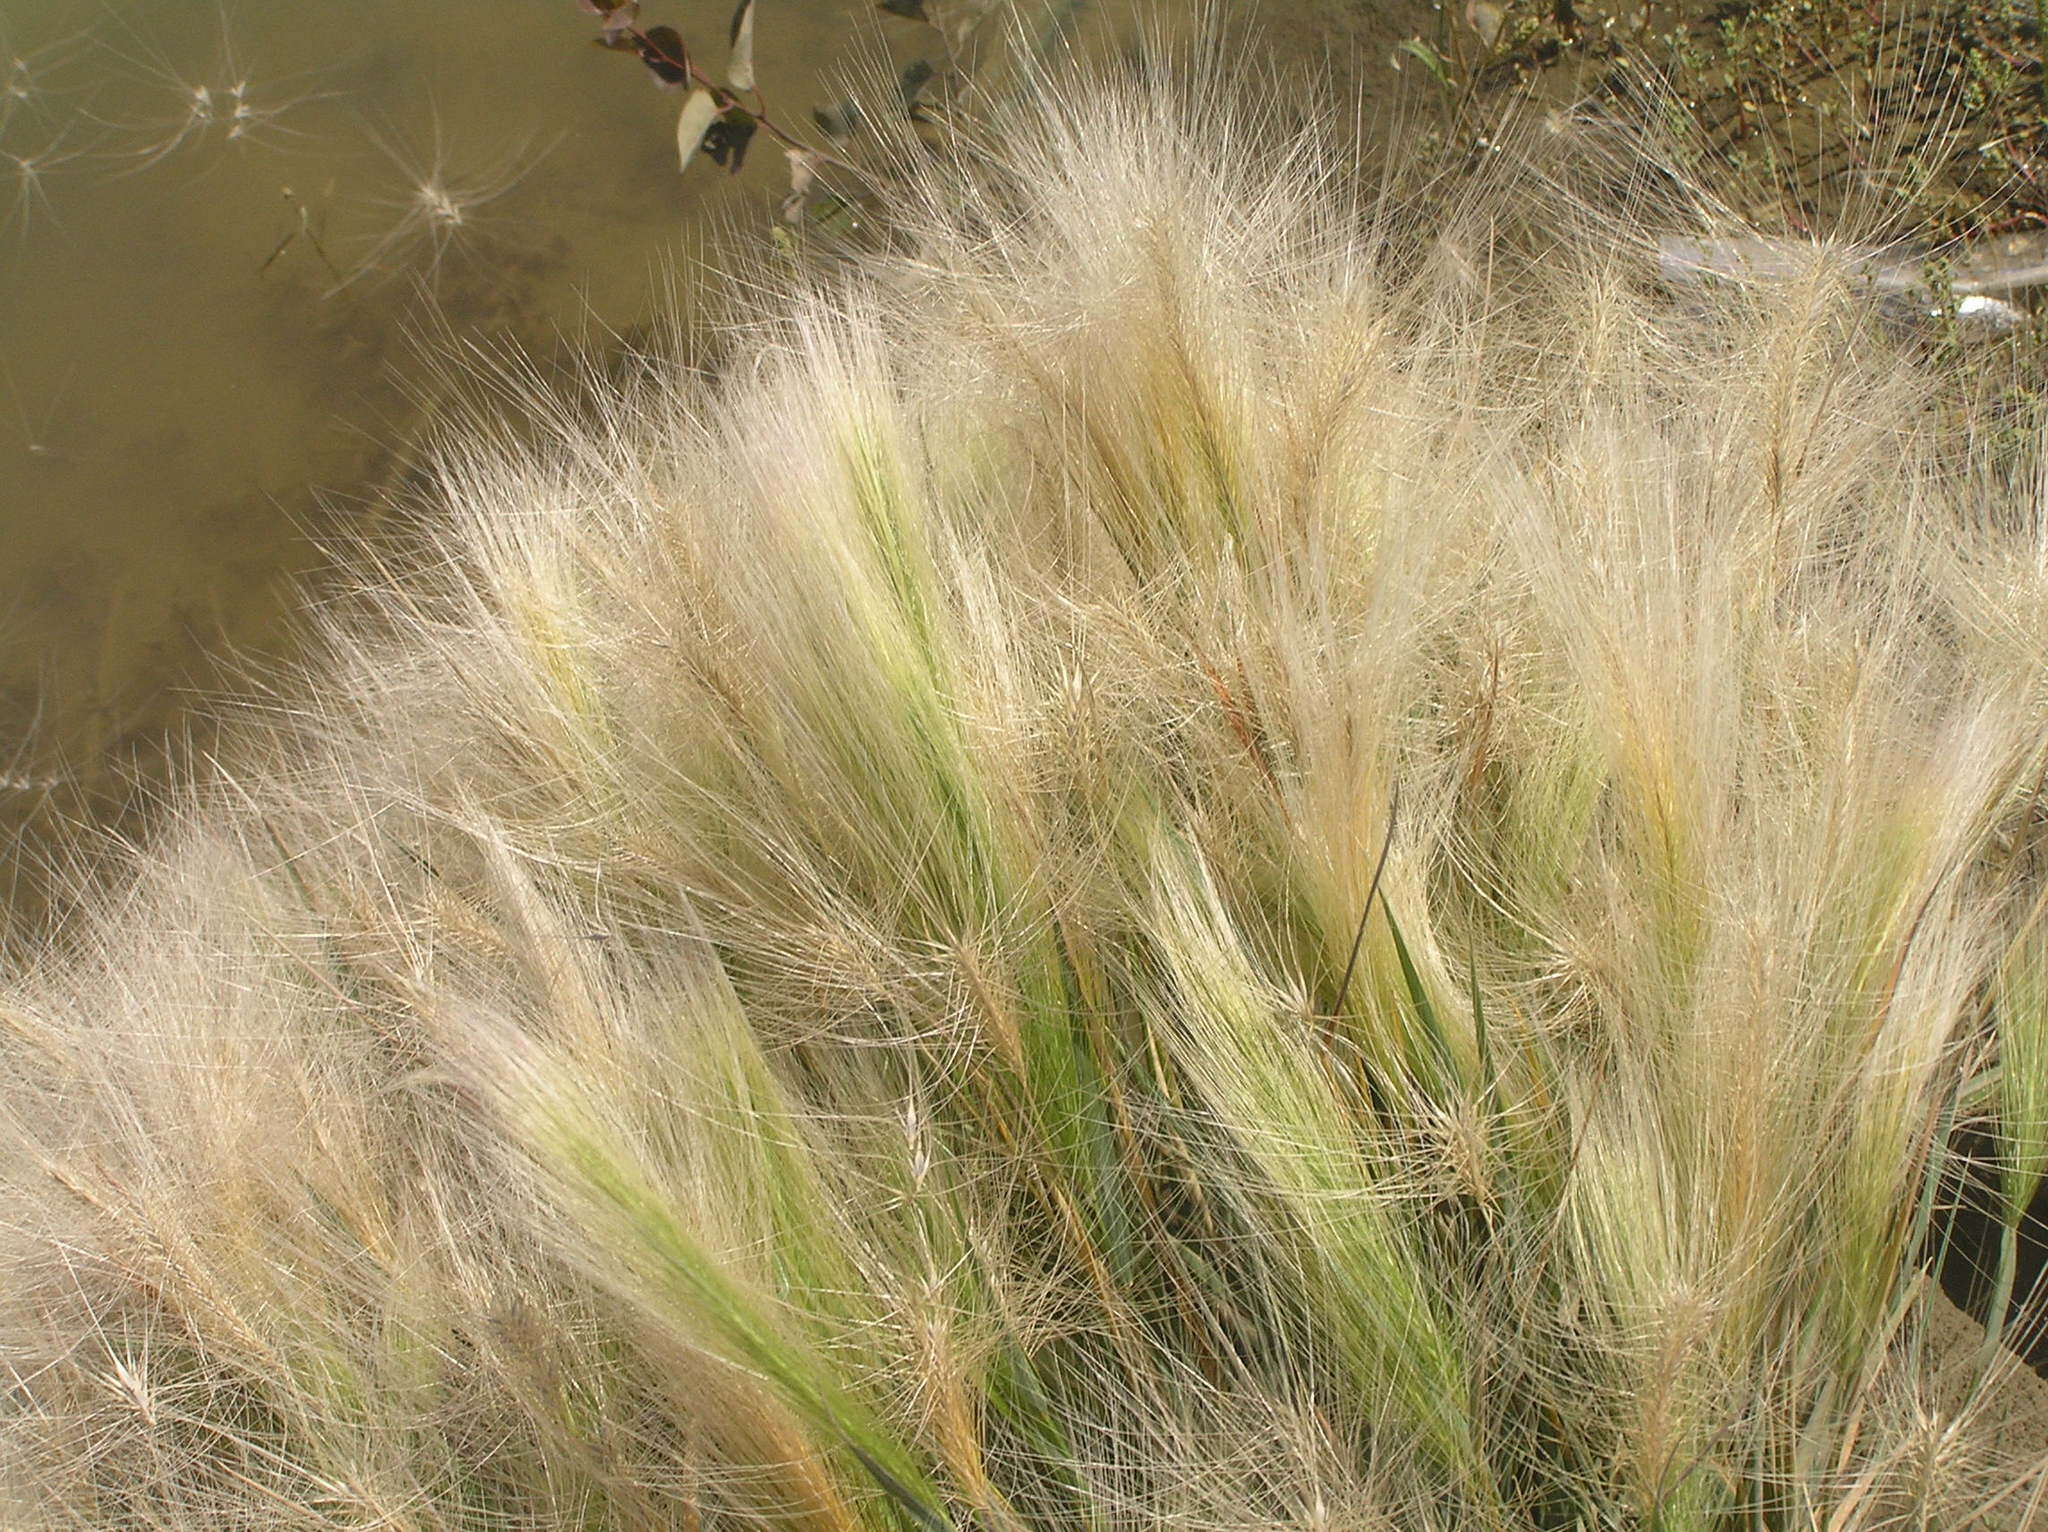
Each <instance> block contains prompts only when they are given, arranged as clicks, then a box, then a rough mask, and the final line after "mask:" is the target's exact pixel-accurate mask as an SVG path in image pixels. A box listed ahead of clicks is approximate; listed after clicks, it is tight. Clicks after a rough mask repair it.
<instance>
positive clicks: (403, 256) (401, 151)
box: [329, 116, 560, 297]
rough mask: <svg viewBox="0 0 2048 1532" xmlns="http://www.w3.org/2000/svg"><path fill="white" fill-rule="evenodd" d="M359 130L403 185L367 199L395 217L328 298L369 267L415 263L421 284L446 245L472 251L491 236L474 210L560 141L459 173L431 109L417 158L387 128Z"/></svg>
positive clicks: (371, 270) (434, 276) (435, 275)
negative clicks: (400, 191) (396, 192)
mask: <svg viewBox="0 0 2048 1532" xmlns="http://www.w3.org/2000/svg"><path fill="white" fill-rule="evenodd" d="M365 131H366V132H367V135H368V137H369V139H370V142H371V143H373V144H375V145H376V147H377V149H378V150H379V151H380V152H381V153H382V154H383V155H384V157H385V159H387V160H388V161H390V163H391V164H392V165H393V166H394V167H395V168H396V169H397V171H398V172H399V174H400V176H401V177H402V179H403V180H404V182H405V183H406V186H407V191H406V193H405V195H404V196H401V197H395V198H374V199H372V200H373V202H374V203H375V204H376V205H378V206H381V207H385V208H388V209H392V210H394V211H395V212H396V214H397V217H396V221H395V222H393V223H392V224H391V225H390V226H389V227H388V228H386V229H385V230H384V232H383V233H382V234H380V235H378V236H377V237H376V239H375V240H374V241H373V242H372V243H371V245H370V247H369V249H368V250H366V251H365V252H364V253H363V255H362V257H361V258H360V259H359V260H357V261H356V262H355V264H354V265H353V267H351V268H350V270H349V272H348V275H347V276H345V277H344V278H343V279H342V280H341V281H340V282H339V283H337V284H336V285H335V286H334V287H333V288H331V289H330V290H329V296H330V297H331V296H332V295H333V294H334V293H338V292H340V291H341V290H342V289H343V288H346V287H351V286H353V285H354V284H356V283H357V282H360V281H362V280H364V279H365V278H368V277H371V276H373V275H375V274H377V273H380V272H389V271H392V270H394V269H396V268H398V267H401V266H408V265H409V266H413V267H415V268H416V269H417V270H418V274H419V276H420V279H421V281H422V282H423V283H425V284H426V285H427V286H428V287H432V286H434V285H435V284H436V283H437V282H438V281H439V278H440V273H441V267H442V263H443V262H444V261H445V260H446V258H447V257H448V255H449V253H450V252H451V251H453V250H457V249H462V250H465V251H466V252H468V253H470V254H475V253H477V252H478V250H479V249H480V248H481V246H482V245H484V244H486V243H488V242H489V241H490V240H491V239H492V238H494V234H493V231H492V229H491V226H490V225H491V221H490V220H489V219H486V218H483V217H480V214H481V213H482V210H483V209H484V208H486V207H488V206H490V205H491V204H492V203H494V202H496V201H498V200H499V199H500V198H501V197H503V196H504V195H505V194H506V193H507V192H509V191H511V190H512V189H513V188H514V187H515V186H517V185H518V184H519V183H520V182H521V181H523V180H524V179H525V178H526V177H527V175H528V174H529V173H530V172H531V171H532V170H533V168H534V166H536V165H538V164H539V163H540V162H541V160H543V159H544V158H546V157H547V155H548V154H549V153H550V152H551V151H552V150H553V149H554V147H555V144H556V143H558V142H560V140H559V138H557V139H554V140H551V141H549V143H547V144H546V145H544V146H543V147H542V148H540V149H539V150H537V151H533V152H529V151H528V150H527V148H526V147H525V146H524V145H522V146H521V147H519V148H518V149H515V150H514V151H512V152H511V153H510V154H508V155H506V156H504V157H503V159H501V160H500V161H499V162H498V163H497V164H495V165H492V166H490V167H488V168H485V169H482V170H479V171H477V172H476V173H475V174H474V175H461V174H458V173H456V172H453V171H451V170H450V168H449V165H448V151H447V145H446V144H445V142H444V141H443V138H442V133H441V121H440V118H439V117H438V116H436V117H435V118H434V119H433V123H432V127H431V129H430V133H429V140H428V142H429V149H428V152H427V154H426V155H425V156H424V157H422V156H420V155H419V154H418V153H416V152H415V151H414V150H413V149H412V148H411V147H410V146H408V145H406V144H404V143H401V142H400V141H398V140H397V139H395V138H393V137H392V136H390V135H389V134H386V133H382V132H379V131H378V130H377V129H375V128H368V129H366V130H365Z"/></svg>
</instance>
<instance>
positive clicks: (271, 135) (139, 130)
mask: <svg viewBox="0 0 2048 1532" xmlns="http://www.w3.org/2000/svg"><path fill="white" fill-rule="evenodd" d="M131 42H132V45H133V46H134V47H135V48H136V49H137V50H139V51H138V52H136V53H125V52H122V51H121V50H119V49H109V51H110V52H112V53H113V54H114V56H115V57H116V58H117V59H119V60H120V61H121V63H122V64H123V65H125V66H126V70H127V72H128V73H129V74H131V75H132V76H133V77H134V78H135V79H136V80H137V81H139V82H140V83H141V84H142V85H144V86H145V87H147V88H148V89H149V90H151V91H152V92H153V93H154V94H155V95H156V96H157V97H158V98H159V99H160V100H163V101H165V104H166V108H167V109H166V110H165V111H163V112H161V113H160V114H158V115H157V116H155V117H145V118H139V119H111V120H108V122H107V126H108V127H110V128H112V129H114V130H115V131H116V132H118V133H121V134H124V135H127V136H129V137H130V138H131V139H133V140H134V142H133V143H132V144H131V146H130V147H129V148H127V149H126V150H124V151H122V152H123V153H124V154H125V155H126V156H127V157H128V158H129V159H130V160H132V161H133V162H134V163H133V164H131V165H130V167H129V170H130V173H133V172H136V171H142V170H147V169H149V168H150V167H151V166H152V165H156V164H158V163H160V162H162V161H163V160H166V159H168V158H170V157H171V156H172V155H174V154H176V153H178V152H179V151H180V150H184V149H195V148H198V147H200V146H201V145H203V144H206V143H208V142H219V143H224V144H227V143H234V144H247V143H255V142H259V141H270V140H274V139H276V138H280V137H299V136H301V130H299V129H297V128H291V127H287V126H285V125H284V123H283V120H282V119H283V118H284V117H285V116H286V115H288V114H289V113H291V112H294V111H296V110H297V109H298V108H300V107H302V106H305V105H307V104H308V103H310V102H314V101H322V100H326V99H329V98H330V97H331V96H332V95H333V94H334V93H333V92H332V91H320V90H314V91H305V92H301V93H297V94H287V91H288V90H289V88H290V87H291V86H292V85H294V84H295V83H296V82H299V81H303V80H305V79H307V78H308V76H309V72H308V71H300V72H298V73H295V74H290V75H285V76H283V77H281V78H279V79H275V80H268V79H265V80H259V79H258V78H257V77H256V76H255V75H254V74H253V73H252V72H251V71H250V69H249V67H248V65H247V63H246V61H245V60H244V59H243V58H242V56H241V55H240V54H239V53H238V52H237V51H236V49H235V44H234V39H233V38H232V37H231V36H230V35H229V32H228V21H227V13H226V11H225V9H223V10H222V11H221V13H220V36H219V42H218V44H217V46H216V48H215V52H214V58H213V62H212V63H211V64H210V65H208V66H207V68H206V69H205V70H203V71H201V72H199V73H196V74H195V73H190V72H188V71H186V70H184V69H182V68H180V67H179V66H178V65H177V64H176V63H174V62H173V61H172V60H171V59H170V58H169V57H167V56H166V55H165V54H164V53H163V52H162V51H161V50H159V49H157V48H155V47H154V46H152V45H150V44H149V43H148V42H146V41H144V40H143V39H141V38H139V37H134V38H132V39H131Z"/></svg>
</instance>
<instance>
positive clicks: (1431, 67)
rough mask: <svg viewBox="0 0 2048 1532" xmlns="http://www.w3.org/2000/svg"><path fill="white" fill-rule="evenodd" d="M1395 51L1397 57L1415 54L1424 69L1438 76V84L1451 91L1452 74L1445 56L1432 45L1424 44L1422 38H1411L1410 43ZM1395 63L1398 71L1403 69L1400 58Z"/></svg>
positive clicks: (1407, 42)
mask: <svg viewBox="0 0 2048 1532" xmlns="http://www.w3.org/2000/svg"><path fill="white" fill-rule="evenodd" d="M1394 51H1395V53H1396V54H1397V55H1399V54H1402V53H1412V54H1414V55H1415V57H1417V58H1419V59H1421V60H1422V65H1423V67H1424V68H1425V69H1427V70H1428V71H1429V72H1430V73H1431V74H1433V75H1435V76H1436V82H1437V84H1439V85H1441V86H1443V87H1444V89H1446V90H1449V89H1450V86H1451V72H1450V69H1449V67H1448V66H1447V65H1446V64H1445V63H1444V57H1443V55H1442V54H1441V53H1438V52H1437V51H1436V49H1434V48H1432V47H1430V45H1429V44H1428V43H1426V42H1424V41H1423V40H1422V39H1421V38H1419V37H1411V38H1409V39H1408V41H1406V42H1405V43H1403V44H1401V46H1400V47H1399V48H1397V49H1395V50H1394ZM1393 63H1394V67H1395V68H1396V69H1399V68H1400V67H1401V60H1400V58H1399V57H1398V56H1397V57H1396V58H1395V59H1394V61H1393Z"/></svg>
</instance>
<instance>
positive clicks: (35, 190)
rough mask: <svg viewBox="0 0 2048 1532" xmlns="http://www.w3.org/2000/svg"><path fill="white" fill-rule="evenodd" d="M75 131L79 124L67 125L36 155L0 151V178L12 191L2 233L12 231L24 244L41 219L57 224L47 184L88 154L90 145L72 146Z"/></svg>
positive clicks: (1, 224)
mask: <svg viewBox="0 0 2048 1532" xmlns="http://www.w3.org/2000/svg"><path fill="white" fill-rule="evenodd" d="M76 129H77V124H76V123H66V124H65V125H64V126H63V127H62V128H60V129H59V130H58V131H57V133H56V135H55V136H54V137H52V138H49V139H47V140H45V141H44V143H43V145H42V147H40V148H39V149H37V150H35V151H34V152H33V153H27V154H24V153H21V152H19V151H17V150H14V149H10V148H0V176H4V177H5V178H6V180H7V183H8V184H9V186H10V187H11V189H12V195H11V196H10V197H8V198H7V202H6V211H5V214H4V216H0V230H6V231H12V232H13V233H14V234H15V236H16V237H17V238H19V239H24V240H25V239H27V238H28V236H29V232H30V230H31V229H32V228H33V226H34V225H35V223H36V222H37V220H38V219H46V220H48V221H49V222H50V223H52V224H58V219H57V213H56V209H55V208H54V207H52V206H51V203H50V194H49V192H48V190H47V189H46V188H45V185H44V183H45V181H46V180H47V179H48V177H49V175H50V173H51V172H52V171H55V170H59V169H61V168H63V167H64V166H65V165H68V164H70V163H71V162H72V161H73V160H76V159H78V158H80V157H81V156H83V155H84V154H86V153H87V152H88V148H89V146H88V145H86V144H83V143H74V142H73V138H74V135H75V133H76ZM58 226H59V227H61V224H58Z"/></svg>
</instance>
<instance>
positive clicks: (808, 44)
mask: <svg viewBox="0 0 2048 1532" xmlns="http://www.w3.org/2000/svg"><path fill="white" fill-rule="evenodd" d="M731 9H732V7H731V0H647V4H646V6H645V12H644V16H643V21H644V22H645V23H646V24H648V25H653V24H657V23H666V24H669V25H672V26H674V27H675V28H676V29H677V30H678V32H679V33H681V35H682V36H683V37H684V39H685V40H686V41H687V42H688V43H689V44H690V45H691V46H692V47H693V48H695V49H696V50H698V52H699V54H700V56H701V57H706V58H708V59H710V60H716V61H722V59H723V56H724V52H725V38H726V31H727V24H728V19H729V17H730V14H731ZM1078 9H1081V10H1085V7H1084V8H1078ZM760 10H761V13H762V14H761V15H760V17H759V19H758V21H757V29H756V44H755V54H756V61H757V66H758V76H759V82H760V85H761V88H762V90H763V92H764V93H765V100H766V101H767V103H768V104H769V107H770V110H771V111H773V112H774V113H775V114H776V115H777V116H778V117H779V118H782V119H787V120H789V121H791V122H792V124H797V125H802V126H803V127H804V128H805V131H806V132H808V131H809V124H808V119H809V115H810V109H811V108H812V107H813V106H822V105H829V104H830V103H831V101H832V100H834V99H836V98H837V93H836V86H835V85H834V84H833V83H832V82H831V80H830V78H829V76H830V74H831V72H832V71H834V70H835V69H839V68H844V67H846V66H848V65H849V64H850V63H851V62H853V60H854V58H855V57H856V56H857V55H858V54H859V53H860V52H861V51H862V50H863V49H866V50H867V52H868V53H869V54H870V55H871V56H872V55H873V54H875V53H876V52H877V51H878V50H879V51H880V52H882V53H884V54H893V55H894V57H895V58H896V60H897V61H898V62H899V63H900V62H902V61H904V60H906V59H914V58H916V57H918V56H919V55H920V53H921V52H924V53H933V54H934V55H935V56H937V57H941V58H943V53H942V51H941V50H942V47H943V45H942V44H941V43H940V41H939V38H938V36H937V34H936V33H935V32H933V31H932V30H931V29H930V28H926V27H921V26H918V25H915V24H913V23H909V22H904V21H899V20H896V19H893V18H889V17H884V16H880V15H878V13H877V12H876V10H875V8H874V6H873V5H872V4H871V3H868V0H768V3H764V4H762V5H761V7H760ZM1077 21H1078V23H1079V24H1080V25H1081V26H1083V27H1084V28H1085V27H1086V26H1087V25H1089V22H1088V19H1087V18H1086V17H1085V16H1084V15H1077ZM594 30H595V29H594V23H593V21H592V19H591V18H590V17H589V16H588V15H586V14H584V13H583V12H582V11H581V10H580V9H579V7H578V5H577V3H576V0H436V3H435V4H433V5H421V4H418V3H416V0H346V3H327V4H318V5H310V6H305V5H292V6H281V5H266V4H259V3H254V0H38V3H37V4H35V5H20V6H14V5H4V6H0V71H4V74H0V89H4V95H0V831H4V839H0V858H4V863H5V866H4V869H0V882H4V885H5V886H4V887H0V895H4V894H7V893H9V892H10V891H11V892H13V893H14V894H16V895H17V896H19V895H21V894H22V893H23V892H24V891H25V890H28V889H30V888H31V887H32V885H33V883H34V879H33V877H32V876H30V874H31V873H32V871H33V868H34V864H35V862H36V860H37V852H38V850H39V848H41V847H43V846H45V845H47V844H48V841H49V837H48V834H47V832H48V831H49V830H50V829H51V828H52V827H53V826H56V825H58V824H60V823H62V822H65V821H70V820H74V819H78V818H81V817H84V818H92V819H101V820H104V819H106V818H108V817H110V816H114V817H118V815H119V814H120V812H121V811H122V808H123V805H124V804H127V803H129V802H130V801H131V800H132V799H133V798H134V797H135V796H136V785H137V784H138V783H142V784H146V783H147V782H149V781H150V780H151V779H152V777H153V775H154V774H155V773H156V772H158V771H159V770H160V769H161V761H162V758H163V741H164V740H165V739H166V738H167V737H172V736H175V735H177V734H179V733H181V732H188V731H189V728H190V720H191V719H192V718H193V717H194V716H196V715H193V714H192V713H191V712H190V707H191V704H192V703H193V701H194V700H195V698H196V697H197V696H198V695H199V694H200V693H202V692H203V691H204V690H205V689H207V688H208V687H210V686H214V685H217V684H218V683H219V680H220V677H221V676H222V675H223V674H224V673H225V672H224V671H223V668H222V664H221V662H222V660H223V657H225V656H239V657H240V660H239V661H238V663H239V662H242V661H247V660H249V659H252V658H253V659H256V660H258V661H260V660H261V659H262V658H264V657H266V656H268V657H275V656H277V655H279V654H281V653H282V652H283V648H284V645H285V642H286V640H285V637H284V635H285V634H286V633H288V631H289V626H290V625H289V623H288V622H286V621H285V620H284V619H285V618H286V616H287V614H288V612H289V610H290V607H291V604H292V602H293V600H294V599H295V597H294V594H293V593H294V591H295V589H297V588H298V585H297V582H298V581H299V580H300V579H301V577H303V576H306V575H307V574H309V573H311V572H314V571H316V570H317V569H318V567H319V562H320V561H319V557H318V554H317V553H316V551H315V550H316V546H317V544H318V543H319V542H320V541H322V540H327V539H333V538H337V537H338V538H341V539H344V540H345V539H346V538H347V537H348V536H350V535H351V533H352V532H354V531H356V530H358V529H357V528H356V527H355V526H354V525H353V523H354V522H355V520H356V519H357V518H359V517H361V516H364V515H368V514H372V507H373V506H374V503H375V497H376V495H377V492H378V489H379V487H380V485H382V484H383V483H385V482H387V481H388V480H389V478H390V477H391V475H392V474H393V472H394V469H395V467H396V465H398V464H401V463H402V462H403V460H404V454H405V450H406V445H407V443H408V441H410V440H412V439H413V438H414V437H415V435H416V432H417V429H418V427H419V424H420V415H421V412H422V407H423V406H422V401H423V400H424V399H429V398H430V397H431V394H432V389H433V384H432V382H431V372H432V369H431V368H430V367H429V366H428V365H426V363H425V362H424V361H423V357H427V356H439V357H442V358H445V356H446V355H447V352H448V345H449V342H450V341H451V339H454V340H459V339H462V338H466V337H478V336H481V337H492V338H496V339H499V340H502V339H504V338H505V337H506V336H508V335H509V336H512V337H514V338H516V339H517V340H518V341H519V342H520V343H522V344H525V345H528V346H541V347H546V346H547V345H550V344H557V343H563V342H564V339H565V338H566V339H567V340H569V341H573V340H574V338H576V337H590V336H603V335H605V334H607V333H613V332H619V331H627V330H630V329H631V328H632V327H633V326H634V325H635V324H637V323H639V322H641V321H643V320H644V319H646V318H648V317H649V316H650V315H651V314H652V313H653V312H654V311H655V310H656V308H657V307H658V305H659V304H660V302H661V301H662V300H661V297H660V295H661V294H662V293H663V291H664V290H665V289H667V288H669V287H670V286H671V284H673V283H676V282H677V281H680V282H681V284H682V285H683V287H684V288H685V289H687V286H688V267H689V263H690V260H691V256H692V251H693V249H694V248H697V247H698V246H699V245H700V244H701V240H702V238H703V236H704V234H705V232H706V231H707V229H709V228H710V227H712V226H713V225H714V224H716V223H718V222H719V221H721V220H723V221H725V222H727V223H730V224H744V223H746V222H747V221H749V220H752V221H753V222H754V223H756V224H759V225H761V226H764V227H765V226H766V224H767V223H768V222H769V221H770V220H771V219H772V216H773V210H774V208H775V205H776V202H777V200H778V198H779V196H780V195H781V193H782V191H783V190H785V189H786V184H787V180H786V169H785V166H784V163H783V160H782V157H781V155H780V154H779V153H777V152H776V150H775V147H774V145H772V144H771V143H769V142H768V140H767V139H766V137H765V136H763V137H761V138H758V139H757V140H756V142H755V145H754V152H753V153H752V154H751V155H750V156H749V163H748V164H747V166H746V169H745V171H744V173H743V174H741V175H738V176H732V177H728V176H727V175H725V174H724V173H723V172H722V171H720V170H719V169H718V168H717V167H716V166H714V165H712V164H711V163H710V162H709V161H708V160H705V159H703V158H702V157H700V158H699V159H698V161H697V162H696V163H695V164H694V165H693V167H692V168H691V169H690V171H689V172H688V173H687V174H682V173H679V170H678V158H677V150H676V144H675V131H674V125H675V121H676V116H677V112H678V107H679V105H680V101H681V99H682V98H681V96H680V94H676V93H664V92H663V91H661V90H660V89H659V88H657V87H656V85H655V82H654V81H653V79H652V77H651V76H650V74H649V72H648V71H647V70H646V69H645V68H643V67H642V65H641V64H640V63H639V62H638V61H637V60H636V59H633V58H631V57H629V56H626V55H623V54H617V53H607V52H604V51H602V50H600V49H598V48H596V47H594V46H593V45H592V39H593V36H594ZM443 193H445V196H446V198H447V199H448V200H447V201H445V202H436V201H435V200H434V199H435V198H436V197H437V195H439V194H443ZM679 274H680V275H679ZM11 902H13V903H15V904H16V905H17V907H18V906H19V905H20V904H21V903H22V902H23V901H22V900H21V899H20V898H16V899H15V900H13V901H11Z"/></svg>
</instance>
